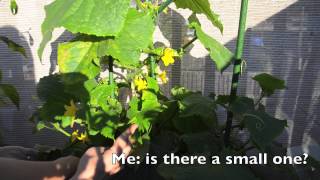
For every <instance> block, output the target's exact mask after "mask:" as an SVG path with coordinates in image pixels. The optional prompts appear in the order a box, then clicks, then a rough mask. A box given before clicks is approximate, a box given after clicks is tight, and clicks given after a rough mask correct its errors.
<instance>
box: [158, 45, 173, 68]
mask: <svg viewBox="0 0 320 180" xmlns="http://www.w3.org/2000/svg"><path fill="white" fill-rule="evenodd" d="M174 56H175V52H174V50H173V49H171V48H166V49H165V50H164V52H163V56H162V57H161V60H162V61H163V64H164V65H165V66H169V65H170V64H173V63H174Z"/></svg>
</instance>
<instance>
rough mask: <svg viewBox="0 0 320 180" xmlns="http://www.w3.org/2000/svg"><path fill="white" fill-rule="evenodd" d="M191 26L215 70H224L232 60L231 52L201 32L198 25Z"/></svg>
mask: <svg viewBox="0 0 320 180" xmlns="http://www.w3.org/2000/svg"><path fill="white" fill-rule="evenodd" d="M191 26H192V27H193V28H194V29H195V30H196V34H197V37H198V39H199V40H200V41H201V43H202V44H203V45H204V47H205V48H206V49H207V50H208V51H209V52H210V57H211V59H212V60H213V61H214V62H215V63H216V67H217V69H218V70H219V71H223V70H224V69H226V68H227V67H228V66H229V65H230V63H231V61H232V59H233V54H232V52H231V51H230V50H229V49H228V48H226V47H225V46H224V45H222V44H220V43H219V42H218V41H217V40H215V39H213V38H212V37H210V36H209V35H207V34H206V33H205V32H203V31H202V29H201V26H200V25H199V24H197V23H195V22H194V23H192V24H191Z"/></svg>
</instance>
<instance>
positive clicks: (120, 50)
mask: <svg viewBox="0 0 320 180" xmlns="http://www.w3.org/2000/svg"><path fill="white" fill-rule="evenodd" d="M154 28H155V25H154V22H153V19H152V14H151V13H148V12H138V11H137V10H135V9H130V10H129V12H128V15H127V19H126V21H125V23H124V27H123V28H122V29H121V31H120V32H119V34H118V36H117V37H116V38H115V39H114V40H111V41H110V42H108V43H107V48H106V49H107V50H106V54H107V55H109V56H112V57H113V58H114V59H117V60H118V62H119V64H120V65H122V66H125V67H127V66H129V67H130V66H134V67H136V66H137V65H138V64H139V58H140V54H141V51H142V50H144V49H146V48H147V47H148V46H149V45H150V44H151V43H152V41H153V38H152V37H153V32H154Z"/></svg>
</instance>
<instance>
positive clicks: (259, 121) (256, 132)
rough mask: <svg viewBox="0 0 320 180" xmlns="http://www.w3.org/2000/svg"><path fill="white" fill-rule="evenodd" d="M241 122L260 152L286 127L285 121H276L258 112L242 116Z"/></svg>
mask: <svg viewBox="0 0 320 180" xmlns="http://www.w3.org/2000/svg"><path fill="white" fill-rule="evenodd" d="M243 121H244V125H245V127H246V128H247V129H248V130H249V132H250V138H251V140H252V141H253V142H254V144H256V145H257V146H258V148H259V149H261V150H264V149H265V148H266V146H268V145H270V144H271V143H272V142H273V141H274V140H275V139H276V138H277V137H278V136H279V135H281V133H282V132H283V130H284V128H285V127H286V126H287V121H285V120H279V119H276V118H274V117H271V116H269V115H268V114H267V113H265V112H260V111H253V112H249V113H245V114H243Z"/></svg>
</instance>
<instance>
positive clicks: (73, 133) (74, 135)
mask: <svg viewBox="0 0 320 180" xmlns="http://www.w3.org/2000/svg"><path fill="white" fill-rule="evenodd" d="M78 136H79V131H78V130H76V131H73V132H72V134H71V142H74V141H75V140H76V139H78Z"/></svg>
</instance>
